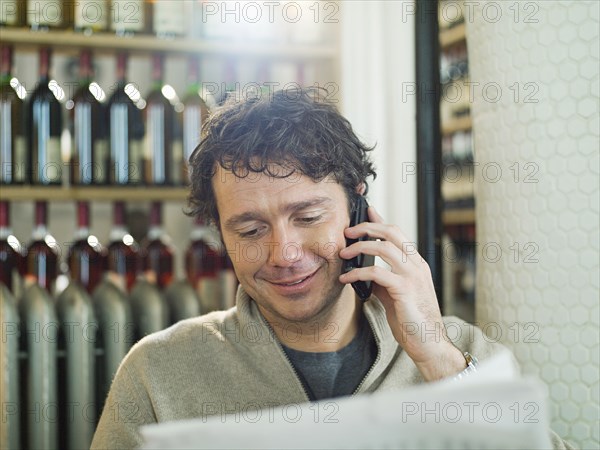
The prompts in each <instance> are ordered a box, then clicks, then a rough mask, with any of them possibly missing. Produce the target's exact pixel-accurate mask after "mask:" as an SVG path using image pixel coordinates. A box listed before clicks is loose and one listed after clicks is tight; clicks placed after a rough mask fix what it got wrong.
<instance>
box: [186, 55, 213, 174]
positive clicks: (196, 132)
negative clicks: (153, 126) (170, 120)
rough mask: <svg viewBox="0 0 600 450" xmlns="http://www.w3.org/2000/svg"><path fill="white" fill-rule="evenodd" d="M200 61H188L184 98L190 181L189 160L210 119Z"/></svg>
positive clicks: (193, 59) (187, 171) (187, 170)
mask: <svg viewBox="0 0 600 450" xmlns="http://www.w3.org/2000/svg"><path fill="white" fill-rule="evenodd" d="M199 65H200V62H199V60H198V58H197V57H191V58H190V59H189V61H188V87H187V92H186V95H185V98H184V100H183V152H184V154H183V158H184V161H185V163H184V166H185V181H186V182H187V183H189V181H190V179H189V169H188V162H189V160H190V156H191V155H192V152H193V151H194V149H195V148H196V147H197V146H198V144H199V143H200V131H201V130H202V124H203V123H204V122H205V121H206V119H208V114H209V111H208V107H207V105H206V102H205V101H204V99H203V98H202V96H201V87H200V76H199V73H200V67H199Z"/></svg>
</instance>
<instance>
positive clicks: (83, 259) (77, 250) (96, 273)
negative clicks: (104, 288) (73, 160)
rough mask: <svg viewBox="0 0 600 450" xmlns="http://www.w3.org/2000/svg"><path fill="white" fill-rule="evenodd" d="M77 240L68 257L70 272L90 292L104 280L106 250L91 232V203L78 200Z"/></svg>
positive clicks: (73, 278)
mask: <svg viewBox="0 0 600 450" xmlns="http://www.w3.org/2000/svg"><path fill="white" fill-rule="evenodd" d="M75 239H76V240H75V242H74V244H73V246H72V247H71V248H70V249H69V254H68V257H67V260H68V265H69V274H70V276H71V279H72V280H76V281H77V282H78V283H79V284H80V285H81V286H82V287H83V288H84V289H85V290H86V291H87V292H88V293H89V294H91V293H92V292H93V291H94V289H95V288H96V286H97V285H98V284H99V283H100V281H101V280H102V276H103V274H104V270H105V266H106V252H105V250H104V249H103V248H102V245H101V244H100V241H99V240H98V238H97V237H96V236H94V235H91V234H90V204H89V202H83V201H80V202H77V231H76V232H75Z"/></svg>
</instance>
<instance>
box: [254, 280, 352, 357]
mask: <svg viewBox="0 0 600 450" xmlns="http://www.w3.org/2000/svg"><path fill="white" fill-rule="evenodd" d="M350 291H351V292H350V293H346V292H344V293H343V294H342V295H341V296H340V298H339V300H338V301H337V302H335V304H333V305H332V306H331V308H329V309H328V310H326V311H322V312H321V313H320V314H319V316H318V317H315V318H313V319H311V320H310V321H307V322H287V321H282V320H281V319H274V318H271V317H270V314H268V313H267V312H266V311H264V310H263V309H262V308H261V307H260V306H259V310H260V311H261V313H262V314H263V316H264V317H265V319H266V320H267V322H268V323H269V325H271V328H272V329H273V332H274V333H275V335H276V336H277V338H278V339H279V341H280V342H281V343H282V344H283V345H285V346H286V347H289V348H292V349H294V350H300V351H303V352H335V351H338V350H340V349H342V348H344V347H345V346H346V345H348V344H349V343H350V342H351V341H352V339H353V338H354V337H355V336H356V334H357V332H358V327H359V324H360V319H361V317H362V314H363V311H362V302H361V301H360V299H358V298H357V297H356V295H354V291H353V290H352V289H350ZM344 294H346V295H344ZM349 294H350V295H349Z"/></svg>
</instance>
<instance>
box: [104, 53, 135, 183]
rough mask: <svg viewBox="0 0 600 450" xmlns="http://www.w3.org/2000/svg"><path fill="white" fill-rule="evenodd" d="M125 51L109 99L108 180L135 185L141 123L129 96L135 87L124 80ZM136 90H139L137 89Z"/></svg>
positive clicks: (119, 62) (120, 54) (118, 64)
mask: <svg viewBox="0 0 600 450" xmlns="http://www.w3.org/2000/svg"><path fill="white" fill-rule="evenodd" d="M126 73H127V54H126V53H119V54H118V55H117V80H118V81H117V85H116V88H115V91H114V93H113V95H112V96H111V98H110V100H109V101H108V107H107V113H108V120H107V122H108V126H109V143H110V162H111V170H110V173H109V176H110V177H109V178H110V182H111V183H112V184H119V185H136V184H141V182H142V171H143V165H144V164H143V163H144V159H143V137H144V123H143V120H142V113H141V111H140V110H139V109H138V108H137V106H136V105H135V104H134V101H133V100H132V97H133V94H134V92H136V91H137V90H136V88H135V86H134V85H133V84H131V83H128V82H127V81H126ZM137 92H138V94H139V91H137Z"/></svg>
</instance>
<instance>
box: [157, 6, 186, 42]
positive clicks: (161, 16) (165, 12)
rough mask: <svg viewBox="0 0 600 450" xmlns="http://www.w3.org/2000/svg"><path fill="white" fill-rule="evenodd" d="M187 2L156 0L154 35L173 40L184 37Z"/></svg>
mask: <svg viewBox="0 0 600 450" xmlns="http://www.w3.org/2000/svg"><path fill="white" fill-rule="evenodd" d="M185 8H186V2H182V1H177V2H174V1H172V0H155V2H154V12H153V28H154V34H155V35H156V36H158V37H159V38H167V39H172V38H174V37H176V36H183V35H184V34H185V32H186V30H187V26H186V10H185Z"/></svg>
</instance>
